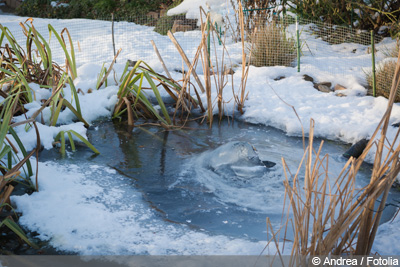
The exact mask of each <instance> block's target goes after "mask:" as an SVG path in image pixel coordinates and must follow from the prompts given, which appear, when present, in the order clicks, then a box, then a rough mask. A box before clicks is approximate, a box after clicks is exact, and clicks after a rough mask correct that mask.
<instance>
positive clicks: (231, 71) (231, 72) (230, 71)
mask: <svg viewBox="0 0 400 267" xmlns="http://www.w3.org/2000/svg"><path fill="white" fill-rule="evenodd" d="M224 74H225V75H233V74H235V71H234V70H233V69H232V68H225V69H224Z"/></svg>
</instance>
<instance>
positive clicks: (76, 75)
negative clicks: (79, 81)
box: [48, 24, 78, 80]
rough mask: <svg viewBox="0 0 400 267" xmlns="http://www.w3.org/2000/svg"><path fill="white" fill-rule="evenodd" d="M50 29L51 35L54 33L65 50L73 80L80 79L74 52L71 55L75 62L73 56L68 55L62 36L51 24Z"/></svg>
mask: <svg viewBox="0 0 400 267" xmlns="http://www.w3.org/2000/svg"><path fill="white" fill-rule="evenodd" d="M48 28H49V34H51V33H54V35H55V36H56V38H57V40H58V42H59V43H60V45H61V47H62V49H63V50H64V54H65V57H66V58H67V61H68V64H69V66H70V68H71V72H72V73H71V76H72V79H73V80H75V78H76V77H78V74H77V70H76V64H75V59H74V57H75V54H73V51H71V54H72V56H73V60H72V59H71V56H70V55H69V53H68V50H67V47H66V46H65V43H64V41H63V40H62V39H61V37H60V35H59V34H58V33H57V31H56V30H55V29H54V28H53V26H51V25H50V24H49V25H48ZM71 50H73V47H71Z"/></svg>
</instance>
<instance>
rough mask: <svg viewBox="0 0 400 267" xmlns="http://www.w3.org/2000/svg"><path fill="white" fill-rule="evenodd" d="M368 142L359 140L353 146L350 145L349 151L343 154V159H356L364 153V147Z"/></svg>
mask: <svg viewBox="0 0 400 267" xmlns="http://www.w3.org/2000/svg"><path fill="white" fill-rule="evenodd" d="M368 142H369V140H368V139H361V140H360V141H358V142H357V143H355V144H354V145H352V146H351V147H350V148H349V150H347V151H346V152H344V154H343V157H345V158H350V157H354V158H358V157H359V156H361V154H362V153H363V152H364V149H365V147H366V146H367V144H368Z"/></svg>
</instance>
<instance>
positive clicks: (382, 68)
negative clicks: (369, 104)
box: [367, 61, 400, 102]
mask: <svg viewBox="0 0 400 267" xmlns="http://www.w3.org/2000/svg"><path fill="white" fill-rule="evenodd" d="M395 69H396V62H394V61H386V62H384V63H382V64H381V65H379V66H378V67H377V69H376V74H375V77H376V96H383V97H386V98H389V95H390V90H391V86H392V82H391V81H392V80H393V75H394V71H395ZM367 81H368V85H369V87H370V90H369V92H368V93H369V94H371V95H372V74H371V73H369V74H367ZM394 102H400V86H398V87H397V88H396V92H395V99H394Z"/></svg>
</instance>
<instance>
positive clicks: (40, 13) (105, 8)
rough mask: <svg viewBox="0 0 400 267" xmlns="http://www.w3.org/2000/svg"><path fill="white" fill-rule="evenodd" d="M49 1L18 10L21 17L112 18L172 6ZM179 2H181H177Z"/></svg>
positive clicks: (134, 0) (141, 0) (142, 1)
mask: <svg viewBox="0 0 400 267" xmlns="http://www.w3.org/2000/svg"><path fill="white" fill-rule="evenodd" d="M50 2H51V1H47V0H30V1H24V2H22V4H21V5H20V6H19V8H18V9H17V14H18V15H21V16H31V17H44V18H61V19H62V18H90V19H92V18H100V17H105V16H110V15H111V13H114V14H115V15H116V16H119V17H122V16H125V17H126V16H138V15H144V14H147V13H148V12H150V11H156V10H159V9H160V6H161V5H162V4H163V5H167V6H168V5H170V4H172V3H173V1H172V0H169V1H163V0H153V1H148V0H130V1H126V0H125V1H122V0H121V1H115V0H99V1H96V0H69V1H64V2H67V3H68V4H69V6H67V7H55V8H53V7H52V6H51V4H50ZM175 2H179V1H175ZM174 4H175V3H174Z"/></svg>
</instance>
